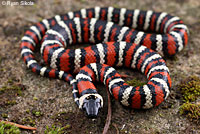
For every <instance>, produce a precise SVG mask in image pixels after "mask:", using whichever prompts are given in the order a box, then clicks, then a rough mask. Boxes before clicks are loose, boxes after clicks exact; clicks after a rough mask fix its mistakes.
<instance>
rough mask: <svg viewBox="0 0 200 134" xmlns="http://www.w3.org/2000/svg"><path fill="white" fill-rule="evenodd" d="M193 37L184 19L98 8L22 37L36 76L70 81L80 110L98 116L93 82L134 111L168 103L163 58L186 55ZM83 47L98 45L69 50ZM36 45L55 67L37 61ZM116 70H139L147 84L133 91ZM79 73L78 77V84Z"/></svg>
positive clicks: (47, 24) (54, 20)
mask: <svg viewBox="0 0 200 134" xmlns="http://www.w3.org/2000/svg"><path fill="white" fill-rule="evenodd" d="M132 28H134V29H132ZM143 31H144V32H143ZM147 32H148V33H147ZM188 34H189V32H188V29H187V26H186V25H184V24H183V22H182V20H180V19H179V18H178V17H175V16H171V15H169V14H167V13H165V12H161V13H158V12H153V11H151V10H149V11H141V10H138V9H136V10H128V9H125V8H121V9H118V8H113V7H108V8H100V7H95V8H90V9H81V10H80V11H75V12H68V13H67V14H64V15H56V16H55V17H53V18H50V19H44V20H42V21H41V22H38V23H37V24H35V25H34V26H31V27H30V29H29V30H27V31H26V33H25V35H24V37H23V38H22V41H21V55H22V57H23V60H24V62H25V63H26V65H27V67H28V68H29V69H31V70H32V71H33V72H35V73H37V74H40V75H42V76H46V77H51V78H60V79H62V80H64V81H67V82H69V83H70V84H71V85H72V88H73V90H72V93H73V97H74V100H75V102H76V104H77V105H78V107H79V108H81V109H84V110H85V111H86V113H87V115H88V116H89V117H96V116H97V114H98V111H99V109H100V108H101V107H102V106H103V99H102V97H101V95H99V94H98V92H97V90H96V88H95V86H94V85H93V81H100V82H102V83H104V84H105V85H106V87H107V88H108V90H109V92H110V94H111V95H112V96H113V97H114V98H115V99H116V100H119V102H120V103H121V104H122V105H124V106H128V107H131V108H136V109H139V108H144V109H148V108H151V107H154V106H157V105H159V104H160V103H161V102H162V101H163V100H165V99H166V98H167V96H168V95H169V92H170V91H169V90H170V88H171V79H170V76H169V69H168V68H167V67H166V64H165V61H164V60H163V59H162V57H161V56H160V55H159V54H161V55H167V56H172V55H174V54H176V53H177V52H179V51H181V50H182V49H183V47H185V46H186V45H187V42H188ZM78 43H92V44H97V43H98V44H97V45H92V46H89V47H85V48H82V49H65V48H66V47H67V46H68V45H74V44H78ZM37 45H38V46H40V45H41V46H40V51H41V53H42V57H43V59H44V61H45V63H47V64H48V65H49V66H50V67H43V66H41V65H39V64H38V62H37V61H36V60H35V58H34V50H35V48H36V46H37ZM153 50H155V51H157V52H158V53H159V54H157V53H156V52H154V51H153ZM111 66H117V67H127V68H137V69H138V70H140V71H141V72H142V73H144V74H145V75H146V76H147V79H148V82H147V84H145V85H143V86H139V87H133V86H129V85H127V84H126V83H125V82H124V80H123V79H121V77H120V75H119V74H118V73H117V72H116V71H115V69H114V68H113V67H111ZM74 73H78V74H77V75H76V77H75V79H74V78H73V76H72V74H74Z"/></svg>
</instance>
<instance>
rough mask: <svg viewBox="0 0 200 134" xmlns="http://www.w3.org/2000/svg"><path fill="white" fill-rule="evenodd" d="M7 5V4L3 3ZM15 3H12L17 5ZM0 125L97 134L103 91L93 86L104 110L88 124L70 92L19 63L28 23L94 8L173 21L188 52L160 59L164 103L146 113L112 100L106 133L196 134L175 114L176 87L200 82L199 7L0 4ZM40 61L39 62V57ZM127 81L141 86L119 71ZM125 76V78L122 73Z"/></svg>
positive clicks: (161, 2)
mask: <svg viewBox="0 0 200 134" xmlns="http://www.w3.org/2000/svg"><path fill="white" fill-rule="evenodd" d="M7 1H8V0H7ZM20 1H21V0H15V2H20ZM0 2H1V3H0V119H1V120H8V121H12V122H16V123H18V124H24V125H30V126H34V127H37V131H27V130H21V132H22V133H23V134H31V133H39V134H41V133H44V131H45V129H46V127H47V126H49V127H51V126H52V125H55V126H56V127H65V132H66V133H72V134H74V133H89V134H94V133H102V131H103V127H104V124H105V120H106V116H107V102H106V100H107V98H106V94H105V90H101V89H105V87H104V86H103V85H102V84H97V87H98V89H100V90H101V91H100V92H101V93H102V94H103V96H104V100H105V103H104V104H105V105H104V108H103V109H102V110H101V113H100V115H99V117H98V118H97V119H96V120H91V119H88V118H87V117H86V116H85V113H84V112H82V111H81V110H79V109H78V107H77V106H76V105H75V103H74V101H73V98H72V93H71V87H70V86H69V85H68V84H67V83H65V82H64V81H61V80H57V79H49V78H44V77H41V76H38V75H36V74H34V73H32V72H31V71H30V70H28V69H27V68H26V66H25V64H24V62H23V60H22V59H21V57H20V48H19V46H20V39H21V38H22V36H23V34H24V32H25V31H26V30H27V29H28V28H29V27H30V26H31V25H33V24H34V23H36V22H38V21H40V20H41V19H43V18H50V17H53V16H55V15H56V14H64V13H67V12H69V11H75V10H79V9H81V8H90V7H94V6H97V5H98V6H103V7H106V6H114V7H117V8H121V7H124V8H128V9H141V10H154V11H157V12H164V11H165V12H168V13H170V14H171V15H175V16H179V17H180V18H181V19H182V20H183V21H184V23H185V24H186V25H187V26H188V27H189V30H190V36H189V43H188V46H187V47H186V48H185V49H184V50H183V51H181V52H180V53H178V54H177V55H176V56H174V57H172V58H166V57H165V60H166V63H167V66H168V67H169V70H170V73H171V78H172V82H173V83H172V89H171V94H170V96H169V97H168V99H167V100H166V101H165V102H163V103H162V104H161V105H160V106H158V107H156V108H152V109H149V110H130V109H126V108H123V107H122V106H121V105H120V104H119V103H118V102H117V101H114V100H113V99H112V113H113V115H112V123H111V126H110V128H109V131H108V133H110V134H111V133H118V132H119V133H141V134H150V133H162V134H168V133H170V134H173V133H174V134H178V133H193V134H197V133H200V126H199V124H197V123H196V122H192V121H190V120H189V119H187V118H186V117H184V116H181V115H180V114H179V107H180V106H181V105H182V103H183V102H182V100H181V94H180V92H179V91H178V88H177V87H178V85H179V84H180V83H181V81H182V80H184V79H187V78H188V77H190V76H193V75H195V76H197V77H200V60H199V59H200V45H199V44H200V32H199V31H200V25H199V24H200V1H199V0H156V1H154V0H142V1H141V0H140V1H137V0H126V1H125V0H48V1H47V0H35V1H33V2H34V5H27V6H23V5H12V6H11V5H10V4H7V5H3V4H2V1H0ZM39 58H40V56H39ZM118 71H119V72H120V73H122V74H123V73H128V74H129V75H130V77H131V78H127V79H125V80H126V81H128V80H131V79H135V78H137V79H139V80H141V81H142V82H146V78H145V77H144V76H143V75H142V74H140V73H139V72H137V71H132V70H126V69H119V70H118ZM127 71H128V72H127Z"/></svg>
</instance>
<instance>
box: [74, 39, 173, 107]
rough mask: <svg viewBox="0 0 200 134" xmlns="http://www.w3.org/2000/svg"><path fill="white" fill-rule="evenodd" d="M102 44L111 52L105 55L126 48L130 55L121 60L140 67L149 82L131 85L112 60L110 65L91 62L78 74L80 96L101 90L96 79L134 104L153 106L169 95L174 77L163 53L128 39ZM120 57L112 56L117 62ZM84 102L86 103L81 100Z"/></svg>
mask: <svg viewBox="0 0 200 134" xmlns="http://www.w3.org/2000/svg"><path fill="white" fill-rule="evenodd" d="M98 45H102V46H103V47H104V48H105V47H107V48H108V51H107V52H105V53H104V54H105V55H107V56H105V57H110V56H111V55H114V56H115V57H117V56H116V55H118V54H119V51H117V52H118V53H116V52H115V50H116V49H118V48H126V50H124V55H125V57H126V56H129V57H130V58H123V59H122V61H121V62H122V63H125V64H124V66H129V67H131V68H135V67H136V68H137V69H138V70H140V71H141V72H144V73H145V75H146V76H147V79H148V83H147V84H146V85H144V86H141V87H132V86H128V84H126V83H125V82H124V80H122V79H121V77H120V75H119V74H118V73H117V72H116V70H115V69H114V68H112V67H110V66H108V65H109V64H110V63H109V62H108V63H107V62H106V64H107V65H105V64H100V63H91V64H88V65H87V66H84V67H82V68H81V69H80V71H79V73H78V74H77V75H76V82H77V88H78V92H79V94H80V96H84V95H88V94H93V95H94V94H98V93H97V91H96V88H95V86H94V85H93V81H100V82H102V83H104V84H105V85H106V87H108V89H109V91H110V94H111V95H113V96H114V98H115V99H116V100H119V101H120V102H121V104H123V105H125V106H129V107H131V108H144V109H147V108H151V107H153V106H157V105H159V104H160V103H161V102H162V101H163V100H165V99H166V98H167V96H168V95H169V89H170V88H171V79H170V76H169V70H168V68H167V67H166V64H165V61H164V60H163V59H162V57H161V56H160V55H158V54H157V53H155V52H153V51H152V50H150V49H148V48H147V47H145V46H140V45H137V44H132V43H126V42H120V43H119V42H115V43H114V42H108V43H103V44H97V46H98ZM110 46H112V47H110ZM109 47H110V48H109ZM85 49H86V48H85ZM93 50H94V51H96V52H97V49H96V48H93ZM122 55H123V54H122ZM114 56H113V57H114ZM119 57H120V56H119ZM131 57H132V58H131ZM96 58H97V59H98V58H100V57H98V56H96ZM106 59H107V61H108V59H109V58H105V59H104V60H105V61H106ZM116 61H119V60H118V59H116V58H114V59H112V62H113V63H117V62H116ZM133 64H134V65H133ZM115 65H116V64H115ZM131 65H132V66H131ZM80 104H83V103H82V102H80ZM80 107H81V106H80Z"/></svg>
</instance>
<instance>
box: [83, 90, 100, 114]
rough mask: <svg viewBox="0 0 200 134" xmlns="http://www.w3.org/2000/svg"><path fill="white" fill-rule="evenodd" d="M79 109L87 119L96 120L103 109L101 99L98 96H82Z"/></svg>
mask: <svg viewBox="0 0 200 134" xmlns="http://www.w3.org/2000/svg"><path fill="white" fill-rule="evenodd" d="M82 97H83V98H82V99H83V100H82V102H81V103H82V104H81V107H82V109H83V110H85V111H86V114H87V116H88V117H89V118H96V117H97V115H98V113H99V110H100V109H101V108H102V107H103V99H102V97H101V96H100V95H99V94H86V95H83V96H82Z"/></svg>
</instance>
